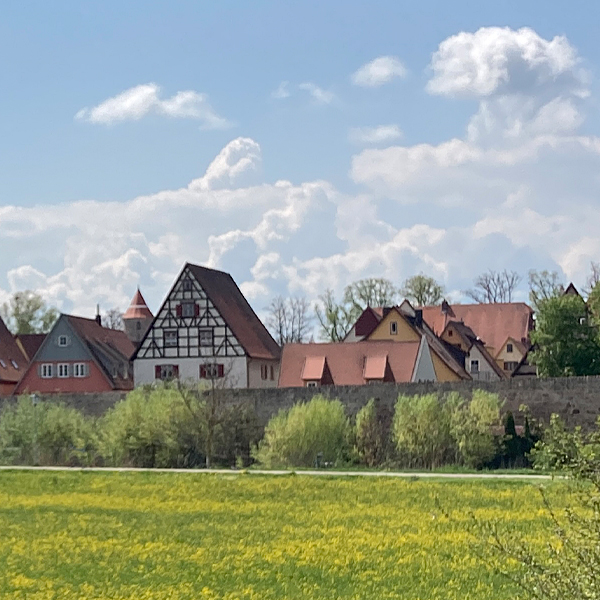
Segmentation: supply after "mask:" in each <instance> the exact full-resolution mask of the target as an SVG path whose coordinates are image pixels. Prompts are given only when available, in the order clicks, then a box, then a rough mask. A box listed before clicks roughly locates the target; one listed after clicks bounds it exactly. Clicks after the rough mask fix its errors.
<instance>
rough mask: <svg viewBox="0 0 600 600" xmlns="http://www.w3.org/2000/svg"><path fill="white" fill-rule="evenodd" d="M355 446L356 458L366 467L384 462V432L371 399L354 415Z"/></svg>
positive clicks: (373, 401)
mask: <svg viewBox="0 0 600 600" xmlns="http://www.w3.org/2000/svg"><path fill="white" fill-rule="evenodd" d="M355 444H356V451H357V454H358V457H359V458H360V460H361V462H363V463H364V464H366V465H367V466H369V467H374V466H377V465H380V464H381V463H382V462H383V461H384V460H385V455H386V439H385V432H384V430H383V424H382V423H381V420H380V419H379V415H378V414H377V406H376V405H375V400H373V398H371V399H370V400H369V401H368V402H367V404H365V406H363V407H362V408H361V409H360V410H359V411H358V413H357V415H356V433H355Z"/></svg>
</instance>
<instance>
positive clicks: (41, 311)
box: [0, 290, 59, 334]
mask: <svg viewBox="0 0 600 600" xmlns="http://www.w3.org/2000/svg"><path fill="white" fill-rule="evenodd" d="M0 313H1V315H2V319H3V320H4V322H5V323H6V326H7V327H8V329H9V330H10V331H11V332H12V333H13V334H26V333H48V332H49V331H50V329H52V326H53V325H54V323H55V322H56V320H57V319H58V315H59V312H58V310H57V309H56V308H53V307H48V306H46V302H45V301H44V299H43V298H42V297H41V296H40V295H39V294H38V293H36V292H33V291H31V290H25V291H23V292H15V293H14V294H13V296H12V298H11V299H10V300H9V301H8V302H5V303H4V304H3V305H2V308H1V310H0Z"/></svg>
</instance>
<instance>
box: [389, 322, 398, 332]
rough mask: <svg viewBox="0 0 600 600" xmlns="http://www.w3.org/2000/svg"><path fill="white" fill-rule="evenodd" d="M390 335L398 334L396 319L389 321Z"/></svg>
mask: <svg viewBox="0 0 600 600" xmlns="http://www.w3.org/2000/svg"><path fill="white" fill-rule="evenodd" d="M390 335H398V321H391V322H390Z"/></svg>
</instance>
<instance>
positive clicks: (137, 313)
mask: <svg viewBox="0 0 600 600" xmlns="http://www.w3.org/2000/svg"><path fill="white" fill-rule="evenodd" d="M123 318H124V319H153V318H154V315H153V314H152V312H151V311H150V309H149V308H148V305H147V304H146V301H145V300H144V296H142V292H140V290H139V289H138V291H137V292H136V293H135V296H134V297H133V299H132V300H131V304H130V305H129V308H128V309H127V310H126V311H125V314H124V315H123Z"/></svg>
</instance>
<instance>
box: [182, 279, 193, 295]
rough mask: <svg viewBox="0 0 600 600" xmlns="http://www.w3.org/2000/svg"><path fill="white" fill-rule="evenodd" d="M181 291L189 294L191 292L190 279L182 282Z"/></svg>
mask: <svg viewBox="0 0 600 600" xmlns="http://www.w3.org/2000/svg"><path fill="white" fill-rule="evenodd" d="M183 291H184V292H191V291H192V280H191V279H184V280H183Z"/></svg>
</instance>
